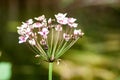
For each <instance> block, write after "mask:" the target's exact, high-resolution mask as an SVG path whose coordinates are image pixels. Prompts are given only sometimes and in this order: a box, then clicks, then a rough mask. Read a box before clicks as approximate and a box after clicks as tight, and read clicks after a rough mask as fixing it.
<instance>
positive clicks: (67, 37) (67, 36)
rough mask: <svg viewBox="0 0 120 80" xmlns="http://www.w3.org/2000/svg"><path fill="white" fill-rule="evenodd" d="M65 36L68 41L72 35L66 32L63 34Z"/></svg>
mask: <svg viewBox="0 0 120 80" xmlns="http://www.w3.org/2000/svg"><path fill="white" fill-rule="evenodd" d="M63 38H64V39H65V40H66V41H69V40H70V35H69V34H66V33H64V34H63Z"/></svg>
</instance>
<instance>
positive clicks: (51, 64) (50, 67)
mask: <svg viewBox="0 0 120 80" xmlns="http://www.w3.org/2000/svg"><path fill="white" fill-rule="evenodd" d="M52 68H53V62H49V80H52Z"/></svg>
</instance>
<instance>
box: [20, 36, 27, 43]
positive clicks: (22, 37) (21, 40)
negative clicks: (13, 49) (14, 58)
mask: <svg viewBox="0 0 120 80" xmlns="http://www.w3.org/2000/svg"><path fill="white" fill-rule="evenodd" d="M27 39H28V36H20V37H19V43H24V42H26V40H27Z"/></svg>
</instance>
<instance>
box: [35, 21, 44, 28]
mask: <svg viewBox="0 0 120 80" xmlns="http://www.w3.org/2000/svg"><path fill="white" fill-rule="evenodd" d="M33 26H34V27H35V28H40V27H42V26H43V24H41V23H40V22H36V23H34V24H33Z"/></svg>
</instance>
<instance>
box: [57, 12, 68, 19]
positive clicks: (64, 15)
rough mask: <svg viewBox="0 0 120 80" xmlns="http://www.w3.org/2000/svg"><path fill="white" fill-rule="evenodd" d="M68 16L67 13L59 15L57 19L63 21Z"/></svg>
mask: <svg viewBox="0 0 120 80" xmlns="http://www.w3.org/2000/svg"><path fill="white" fill-rule="evenodd" d="M66 15H67V13H65V14H62V13H58V14H57V15H55V17H56V19H63V18H65V17H66Z"/></svg>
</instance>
